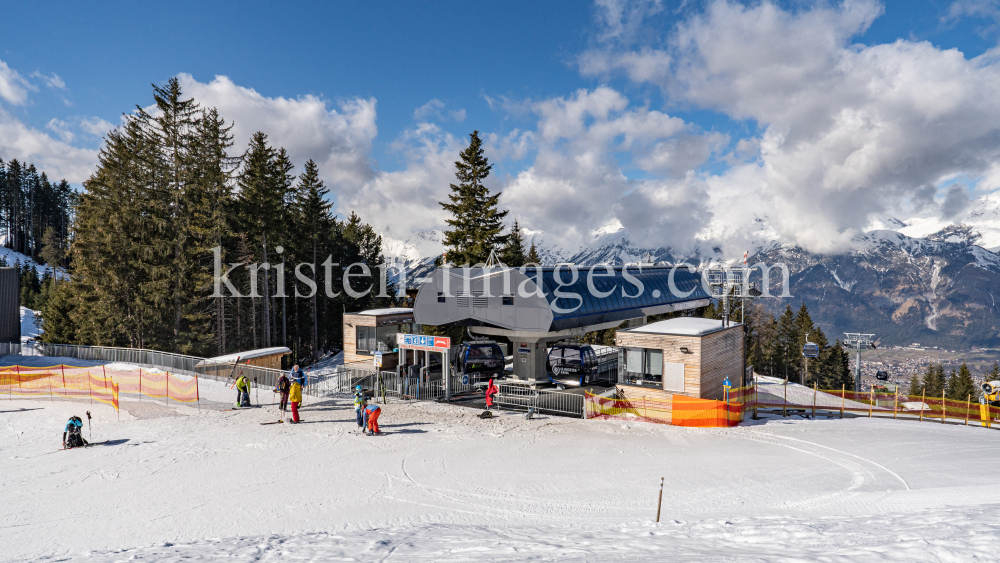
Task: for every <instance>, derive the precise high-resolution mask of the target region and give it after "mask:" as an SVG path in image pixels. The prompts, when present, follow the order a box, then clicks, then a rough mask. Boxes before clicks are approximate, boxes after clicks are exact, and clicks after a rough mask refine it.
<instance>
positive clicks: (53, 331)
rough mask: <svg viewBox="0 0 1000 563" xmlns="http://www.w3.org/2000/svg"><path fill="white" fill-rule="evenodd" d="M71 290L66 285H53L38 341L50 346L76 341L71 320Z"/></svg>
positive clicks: (74, 323) (72, 305)
mask: <svg viewBox="0 0 1000 563" xmlns="http://www.w3.org/2000/svg"><path fill="white" fill-rule="evenodd" d="M73 310H74V304H73V288H72V286H71V285H70V284H68V283H57V284H54V286H53V288H52V290H51V291H50V293H49V298H48V300H47V301H46V303H45V310H44V312H43V314H42V334H41V335H40V336H39V340H41V341H42V342H49V343H52V344H72V343H75V342H76V341H77V329H76V322H75V321H74V319H73V315H72V312H73Z"/></svg>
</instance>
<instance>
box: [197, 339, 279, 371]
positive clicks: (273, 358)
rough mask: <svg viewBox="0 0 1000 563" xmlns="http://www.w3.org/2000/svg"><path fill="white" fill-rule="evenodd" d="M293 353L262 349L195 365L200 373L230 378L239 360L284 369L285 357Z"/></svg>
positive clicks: (248, 363)
mask: <svg viewBox="0 0 1000 563" xmlns="http://www.w3.org/2000/svg"><path fill="white" fill-rule="evenodd" d="M291 353H292V351H291V350H290V349H288V348H286V347H284V346H275V347H273V348H260V349H258V350H247V351H245V352H236V353H235V354H226V355H225V356H216V357H214V358H208V359H206V360H203V361H201V362H198V363H197V364H195V367H197V368H199V371H202V372H203V373H207V374H210V375H216V376H228V375H229V372H230V371H231V370H232V368H233V364H235V363H236V360H237V359H239V361H240V364H245V365H248V366H257V367H262V368H270V369H283V366H282V365H281V361H282V359H283V358H284V357H285V356H287V355H288V354H291Z"/></svg>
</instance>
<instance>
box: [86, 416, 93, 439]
mask: <svg viewBox="0 0 1000 563" xmlns="http://www.w3.org/2000/svg"><path fill="white" fill-rule="evenodd" d="M87 432H88V433H89V434H90V439H91V440H93V439H94V429H93V428H91V427H90V411H87Z"/></svg>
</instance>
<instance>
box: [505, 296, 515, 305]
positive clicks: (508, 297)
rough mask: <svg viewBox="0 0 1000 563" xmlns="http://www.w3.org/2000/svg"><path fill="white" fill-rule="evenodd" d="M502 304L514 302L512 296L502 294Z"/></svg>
mask: <svg viewBox="0 0 1000 563" xmlns="http://www.w3.org/2000/svg"><path fill="white" fill-rule="evenodd" d="M503 304H504V305H513V304H514V296H513V295H504V296H503Z"/></svg>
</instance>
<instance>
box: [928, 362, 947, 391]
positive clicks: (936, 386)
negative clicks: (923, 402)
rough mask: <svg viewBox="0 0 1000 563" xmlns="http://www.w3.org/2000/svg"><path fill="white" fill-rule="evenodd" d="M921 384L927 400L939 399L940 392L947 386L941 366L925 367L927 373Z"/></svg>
mask: <svg viewBox="0 0 1000 563" xmlns="http://www.w3.org/2000/svg"><path fill="white" fill-rule="evenodd" d="M923 383H924V388H923V389H922V391H924V392H926V393H927V397H928V398H933V397H941V392H942V391H944V389H945V386H946V385H947V380H946V379H945V375H944V366H943V365H941V364H938V365H936V366H935V365H933V364H931V365H930V366H927V373H926V374H925V375H924V382H923Z"/></svg>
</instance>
